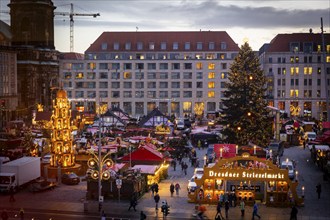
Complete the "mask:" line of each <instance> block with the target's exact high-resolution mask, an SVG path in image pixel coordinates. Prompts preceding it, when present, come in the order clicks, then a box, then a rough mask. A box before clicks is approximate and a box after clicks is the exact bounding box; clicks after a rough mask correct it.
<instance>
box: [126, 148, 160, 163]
mask: <svg viewBox="0 0 330 220" xmlns="http://www.w3.org/2000/svg"><path fill="white" fill-rule="evenodd" d="M163 158H164V156H163V154H162V153H160V152H158V151H157V150H154V149H152V148H150V147H148V146H140V147H139V148H138V149H137V150H136V151H133V152H132V153H131V157H130V155H129V154H127V155H125V156H123V157H122V158H121V160H122V161H129V160H131V161H159V162H162V161H163Z"/></svg>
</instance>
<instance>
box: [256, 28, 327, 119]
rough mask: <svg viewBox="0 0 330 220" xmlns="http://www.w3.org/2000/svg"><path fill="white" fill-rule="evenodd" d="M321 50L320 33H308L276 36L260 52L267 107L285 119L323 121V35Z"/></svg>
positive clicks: (324, 54) (325, 65)
mask: <svg viewBox="0 0 330 220" xmlns="http://www.w3.org/2000/svg"><path fill="white" fill-rule="evenodd" d="M322 48H323V41H322V36H321V34H314V33H312V32H310V33H293V34H278V35H277V36H276V37H275V38H274V39H273V40H272V41H271V42H270V43H269V44H265V45H264V46H263V47H262V48H261V49H260V51H259V53H260V62H261V66H262V69H263V70H264V71H265V74H266V76H267V77H268V85H267V88H268V90H267V95H268V98H269V100H270V105H271V106H274V107H276V108H278V109H280V110H282V111H284V112H286V113H288V115H289V116H298V117H299V116H300V117H305V118H315V119H321V120H326V112H327V108H326V105H327V100H328V98H327V94H326V93H328V97H329V95H330V34H324V48H325V50H323V49H322ZM323 51H324V53H323ZM328 108H329V106H328Z"/></svg>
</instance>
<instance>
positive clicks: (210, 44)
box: [209, 42, 215, 50]
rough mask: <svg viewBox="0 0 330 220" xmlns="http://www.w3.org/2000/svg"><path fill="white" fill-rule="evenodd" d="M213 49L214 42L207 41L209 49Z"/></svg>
mask: <svg viewBox="0 0 330 220" xmlns="http://www.w3.org/2000/svg"><path fill="white" fill-rule="evenodd" d="M214 49H215V43H214V42H209V50H214Z"/></svg>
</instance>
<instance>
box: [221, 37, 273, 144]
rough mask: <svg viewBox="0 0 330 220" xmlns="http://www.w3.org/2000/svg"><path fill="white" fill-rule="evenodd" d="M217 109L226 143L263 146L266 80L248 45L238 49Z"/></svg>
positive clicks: (268, 134)
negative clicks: (219, 108) (221, 106)
mask: <svg viewBox="0 0 330 220" xmlns="http://www.w3.org/2000/svg"><path fill="white" fill-rule="evenodd" d="M228 79H229V81H228V83H227V84H226V89H227V90H226V91H225V92H224V100H223V106H224V107H223V108H222V109H221V113H222V121H221V124H222V125H223V126H224V130H223V132H222V133H223V135H225V137H226V140H225V141H226V142H228V143H235V144H238V145H248V143H253V144H256V145H258V146H261V147H262V146H266V145H267V143H268V142H269V139H270V137H271V120H270V119H269V112H268V109H267V101H266V99H265V91H266V87H265V86H266V77H265V76H264V73H263V71H262V70H261V68H260V63H259V59H258V58H257V56H256V54H255V52H253V51H252V49H251V47H250V46H249V44H248V43H245V44H244V45H242V46H241V48H240V51H239V53H238V55H237V56H236V58H235V60H234V62H233V64H232V66H231V67H230V72H229V75H228Z"/></svg>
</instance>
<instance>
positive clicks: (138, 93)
mask: <svg viewBox="0 0 330 220" xmlns="http://www.w3.org/2000/svg"><path fill="white" fill-rule="evenodd" d="M143 97H144V91H136V92H135V98H143Z"/></svg>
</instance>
